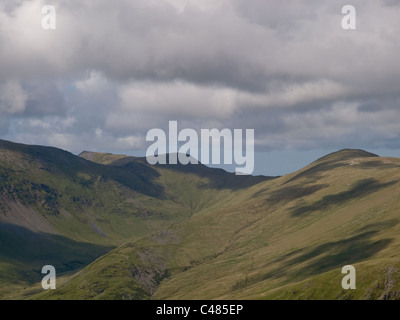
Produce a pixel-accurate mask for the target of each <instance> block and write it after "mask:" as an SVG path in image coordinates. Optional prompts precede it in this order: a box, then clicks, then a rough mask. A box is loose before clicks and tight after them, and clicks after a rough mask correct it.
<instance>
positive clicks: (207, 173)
mask: <svg viewBox="0 0 400 320" xmlns="http://www.w3.org/2000/svg"><path fill="white" fill-rule="evenodd" d="M157 166H159V167H160V168H164V169H169V170H174V171H177V172H183V173H191V174H195V175H197V176H198V177H200V178H206V179H208V181H207V182H204V183H200V184H199V188H204V189H209V188H213V189H218V190H220V189H230V190H239V189H246V188H249V187H252V186H254V185H256V184H257V183H260V182H263V181H267V180H271V179H275V178H276V177H267V176H252V175H236V174H234V173H231V172H227V171H225V170H223V169H219V168H209V167H207V166H205V165H203V164H200V163H199V164H187V165H182V164H168V165H157Z"/></svg>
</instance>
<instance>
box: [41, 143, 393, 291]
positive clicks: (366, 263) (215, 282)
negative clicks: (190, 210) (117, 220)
mask: <svg viewBox="0 0 400 320" xmlns="http://www.w3.org/2000/svg"><path fill="white" fill-rule="evenodd" d="M399 182H400V160H399V159H395V158H379V157H377V156H376V155H374V154H370V153H367V152H364V151H362V150H342V151H340V152H337V153H334V154H331V155H328V156H326V157H323V158H321V159H319V160H317V161H316V162H314V163H312V164H311V165H309V166H307V167H306V168H304V169H302V170H300V171H298V172H295V173H293V174H291V175H287V176H284V177H281V178H278V179H274V180H269V181H265V182H261V183H259V184H256V185H254V186H251V187H250V186H249V187H248V188H246V189H237V190H231V193H232V197H231V198H230V199H229V201H227V202H225V203H223V204H221V205H219V206H215V207H213V208H211V207H209V208H208V209H206V210H204V211H203V212H201V214H195V215H193V216H192V217H191V218H190V219H188V220H185V221H182V222H179V223H176V224H173V225H171V226H169V227H168V228H166V229H164V230H162V231H158V232H156V233H153V234H152V235H150V236H146V237H144V238H142V239H139V240H134V241H129V242H127V243H125V244H124V245H122V246H120V247H118V248H116V249H114V250H113V251H111V252H110V253H109V254H107V255H106V256H103V257H102V258H100V259H98V260H97V261H95V262H94V263H92V264H91V265H89V266H88V267H86V268H85V269H83V270H82V271H81V272H80V273H78V274H77V275H76V276H75V277H72V278H71V279H69V280H68V282H66V283H65V284H64V285H63V286H61V287H60V288H59V289H57V290H56V291H54V292H50V293H49V292H46V293H44V294H41V295H38V296H36V298H55V299H58V298H78V299H86V298H94V299H114V298H118V299H120V298H130V299H143V298H155V299H198V298H203V299H214V298H224V299H241V298H251V299H274V298H277V299H343V298H345V299H351V298H353V299H378V298H396V297H398V296H399V295H398V291H399V285H398V278H399V270H400V269H399V268H400V259H399V258H398V257H399V254H398V252H400V251H399V250H400V247H399V245H400V230H399V229H400V225H399V221H400V202H399V199H400V197H399V193H400V188H399V186H400V185H399ZM348 264H351V265H354V266H355V267H356V270H357V289H356V290H349V291H345V290H343V289H342V287H341V280H342V278H343V276H344V275H342V274H341V268H342V267H343V266H344V265H348Z"/></svg>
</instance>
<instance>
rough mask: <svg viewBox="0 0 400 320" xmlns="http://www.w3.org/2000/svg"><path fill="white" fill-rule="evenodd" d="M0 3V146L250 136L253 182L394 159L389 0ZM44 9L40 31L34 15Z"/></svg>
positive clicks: (396, 90) (395, 11) (397, 78)
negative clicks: (308, 168)
mask: <svg viewBox="0 0 400 320" xmlns="http://www.w3.org/2000/svg"><path fill="white" fill-rule="evenodd" d="M347 4H350V3H349V1H348V0H346V1H338V0H330V1H320V0H284V1H272V0H271V1H266V0H113V1H109V0H65V1H63V0H2V1H1V2H0V138H1V139H6V140H11V141H14V142H21V143H26V144H40V145H49V146H54V147H58V148H62V149H65V150H68V151H70V152H73V153H75V154H78V153H80V152H81V151H83V150H90V151H105V152H112V153H123V154H132V155H140V154H143V153H144V152H145V150H146V148H147V147H148V146H149V142H148V141H146V139H145V137H146V133H147V132H148V131H149V130H151V129H153V128H162V129H164V130H166V131H167V128H168V122H169V121H171V120H176V121H178V127H179V128H180V129H183V128H193V129H195V130H197V131H199V130H200V129H202V128H209V129H212V128H217V129H219V130H222V129H223V128H229V129H231V130H233V129H243V130H244V129H254V131H255V140H254V144H255V151H256V154H257V156H256V163H255V171H254V173H255V174H265V175H280V174H284V173H289V172H292V171H294V170H297V169H300V168H301V167H302V166H304V165H306V164H308V163H310V162H311V161H313V160H315V159H316V158H318V157H319V156H323V155H324V154H326V153H328V152H333V151H337V150H340V149H343V148H360V149H364V150H368V151H371V152H376V153H378V154H380V155H386V156H390V155H392V156H400V152H399V150H400V148H399V147H400V139H399V137H400V112H399V111H400V63H399V53H400V19H399V17H400V0H354V1H351V5H353V6H354V8H355V9H356V29H355V30H344V29H343V28H342V19H343V17H344V16H345V14H342V7H343V6H344V5H347ZM45 5H52V6H54V8H55V9H56V29H55V30H44V29H43V28H42V19H43V18H44V17H45V14H43V13H42V8H43V6H45Z"/></svg>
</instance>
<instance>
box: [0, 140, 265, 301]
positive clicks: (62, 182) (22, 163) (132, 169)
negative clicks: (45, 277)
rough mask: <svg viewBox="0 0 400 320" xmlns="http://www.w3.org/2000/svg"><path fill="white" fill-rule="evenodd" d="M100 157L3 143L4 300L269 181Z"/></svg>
mask: <svg viewBox="0 0 400 320" xmlns="http://www.w3.org/2000/svg"><path fill="white" fill-rule="evenodd" d="M99 155H100V154H93V153H88V152H86V153H82V154H81V157H78V156H75V155H73V154H71V153H69V152H66V151H63V150H60V149H57V148H51V147H43V146H30V145H24V144H17V143H12V142H9V141H4V140H0V298H8V297H13V295H14V294H15V292H17V291H19V290H22V289H24V288H30V287H31V286H32V285H34V284H37V283H40V280H41V278H42V275H41V274H40V271H41V268H42V266H43V265H46V264H51V265H54V266H55V267H56V269H57V274H64V273H65V274H73V273H75V272H76V271H77V270H79V269H81V268H82V267H84V266H86V265H88V264H89V263H90V262H92V261H94V260H95V259H96V258H98V257H100V256H102V255H104V254H105V253H107V252H109V251H110V250H111V249H113V248H115V247H117V246H119V245H121V244H123V243H125V242H126V241H127V240H132V239H140V238H142V237H143V236H145V235H147V234H151V233H152V232H154V231H157V230H162V229H163V228H165V227H167V226H168V225H170V224H173V223H176V222H179V221H182V220H185V219H188V218H189V217H190V216H192V215H193V214H194V213H195V212H197V211H200V210H203V209H206V208H208V207H210V206H215V205H218V203H219V202H223V201H225V200H226V199H225V195H228V194H230V188H244V187H245V186H246V185H251V184H254V183H257V182H259V181H262V180H266V179H267V178H265V177H251V176H249V177H242V178H241V180H240V181H241V182H243V183H240V184H237V185H235V184H234V183H231V181H232V179H234V178H235V175H233V174H231V173H227V172H225V171H223V170H213V169H210V168H207V167H205V166H198V167H197V166H196V167H192V168H193V171H194V172H193V173H191V172H190V170H189V171H188V169H189V168H185V169H183V170H182V168H178V167H169V168H167V167H153V166H150V165H148V164H147V162H146V161H145V159H143V158H134V157H122V156H114V155H112V156H110V157H112V160H113V162H114V161H115V163H113V164H112V165H103V164H101V163H96V162H93V161H89V160H86V159H84V157H87V158H90V156H97V157H99ZM103 160H104V157H103ZM116 160H121V161H116ZM99 162H101V161H99ZM197 171H198V172H197ZM238 181H239V180H238ZM221 200H223V201H221ZM35 290H36V289H35ZM30 294H31V292H29V290H28V292H27V293H26V295H28V296H29V295H30ZM16 295H17V296H18V294H16ZM23 295H25V293H23Z"/></svg>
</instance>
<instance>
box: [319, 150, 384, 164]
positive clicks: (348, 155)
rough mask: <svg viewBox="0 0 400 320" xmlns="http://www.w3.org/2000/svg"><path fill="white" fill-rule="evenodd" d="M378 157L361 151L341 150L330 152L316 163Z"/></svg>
mask: <svg viewBox="0 0 400 320" xmlns="http://www.w3.org/2000/svg"><path fill="white" fill-rule="evenodd" d="M371 157H379V156H378V155H377V154H375V153H371V152H368V151H365V150H361V149H342V150H339V151H336V152H332V153H330V154H328V155H326V156H324V157H322V158H319V159H318V160H317V161H316V162H320V161H328V160H329V161H341V160H348V159H354V158H371Z"/></svg>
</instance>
